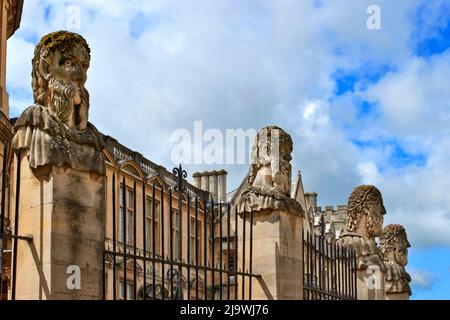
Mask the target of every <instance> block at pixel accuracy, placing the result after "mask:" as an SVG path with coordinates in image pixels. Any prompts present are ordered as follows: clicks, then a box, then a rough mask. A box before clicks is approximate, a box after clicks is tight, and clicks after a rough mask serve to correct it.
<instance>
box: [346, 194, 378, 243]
mask: <svg viewBox="0 0 450 320" xmlns="http://www.w3.org/2000/svg"><path fill="white" fill-rule="evenodd" d="M385 213H386V209H385V207H384V205H383V197H382V196H381V192H380V190H378V189H377V188H376V187H375V186H372V185H361V186H359V187H356V188H355V189H354V190H353V192H352V194H351V195H350V197H349V199H348V206H347V231H349V232H357V233H361V234H366V235H367V236H368V237H369V238H374V237H378V236H381V233H382V228H383V215H384V214H385Z"/></svg>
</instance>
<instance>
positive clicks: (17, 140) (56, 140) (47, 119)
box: [12, 31, 105, 174]
mask: <svg viewBox="0 0 450 320" xmlns="http://www.w3.org/2000/svg"><path fill="white" fill-rule="evenodd" d="M89 63H90V49H89V46H88V44H87V42H86V40H85V39H84V38H83V37H82V36H80V35H78V34H76V33H71V32H67V31H58V32H54V33H51V34H48V35H46V36H44V37H43V38H42V39H41V40H40V42H39V43H38V45H37V46H36V49H35V52H34V58H33V61H32V88H33V95H34V102H35V105H34V106H31V107H29V108H27V109H26V110H25V111H24V112H23V113H22V114H21V115H20V117H19V119H18V120H17V121H16V123H15V129H16V134H15V136H14V138H13V142H12V145H13V148H14V149H16V150H27V151H28V161H29V163H30V167H31V168H32V169H36V168H38V167H41V166H45V165H54V166H60V167H62V166H69V167H71V168H74V169H77V170H81V171H89V172H97V173H99V174H104V172H105V164H104V160H103V157H102V155H101V150H102V149H103V147H104V146H103V142H102V141H101V138H100V134H99V133H98V131H97V130H96V128H95V127H94V126H93V125H92V124H91V123H89V122H88V118H89V93H88V91H87V89H86V88H85V83H86V80H87V70H88V68H89Z"/></svg>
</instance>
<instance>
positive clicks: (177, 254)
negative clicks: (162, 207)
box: [172, 210, 181, 260]
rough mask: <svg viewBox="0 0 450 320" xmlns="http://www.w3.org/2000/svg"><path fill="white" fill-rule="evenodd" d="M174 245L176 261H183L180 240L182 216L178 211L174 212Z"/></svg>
mask: <svg viewBox="0 0 450 320" xmlns="http://www.w3.org/2000/svg"><path fill="white" fill-rule="evenodd" d="M172 214H173V217H172V219H173V220H172V245H173V256H174V259H175V260H181V241H180V240H181V239H180V224H181V216H180V213H179V211H178V210H173V211H172Z"/></svg>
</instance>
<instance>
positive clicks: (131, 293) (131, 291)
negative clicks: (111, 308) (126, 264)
mask: <svg viewBox="0 0 450 320" xmlns="http://www.w3.org/2000/svg"><path fill="white" fill-rule="evenodd" d="M123 285H124V282H123V280H120V281H119V299H120V300H124V298H125V297H124V294H123V289H124V288H123ZM126 290H127V300H133V299H134V286H133V283H131V282H127V288H126Z"/></svg>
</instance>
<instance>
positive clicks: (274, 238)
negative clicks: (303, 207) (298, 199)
mask: <svg viewBox="0 0 450 320" xmlns="http://www.w3.org/2000/svg"><path fill="white" fill-rule="evenodd" d="M240 217H241V218H242V214H240ZM246 217H247V219H246V222H247V223H246V226H247V229H246V244H247V245H249V243H250V234H249V232H250V213H248V212H247V213H246ZM239 228H240V230H239V229H238V232H239V235H238V239H242V222H241V223H240V224H239ZM302 228H303V213H302V212H301V211H299V212H291V211H287V210H286V211H280V210H272V209H265V210H264V211H253V274H258V275H261V277H260V278H259V279H258V278H253V282H252V299H254V300H301V299H303V279H302V274H303V261H302V238H301V237H302ZM239 242H240V244H239V260H238V261H242V242H241V241H239ZM246 255H247V258H246V261H248V259H249V258H248V255H249V248H248V247H247V249H246ZM240 267H241V266H238V268H240ZM246 288H248V283H246ZM245 291H246V295H247V294H248V290H247V289H246V290H245ZM246 299H247V296H246Z"/></svg>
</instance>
